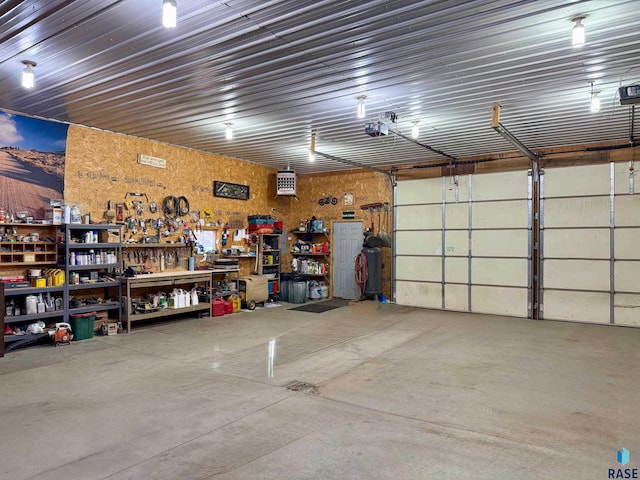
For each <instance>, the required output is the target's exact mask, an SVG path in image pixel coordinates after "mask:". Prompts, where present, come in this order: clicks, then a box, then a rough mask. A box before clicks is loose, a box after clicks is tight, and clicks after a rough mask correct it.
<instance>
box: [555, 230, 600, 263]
mask: <svg viewBox="0 0 640 480" xmlns="http://www.w3.org/2000/svg"><path fill="white" fill-rule="evenodd" d="M610 236H611V235H610V232H609V229H608V228H607V229H604V228H603V229H588V230H578V229H566V230H545V232H544V255H545V257H554V258H602V259H608V258H609V256H610V253H611V248H610V246H609V243H610Z"/></svg>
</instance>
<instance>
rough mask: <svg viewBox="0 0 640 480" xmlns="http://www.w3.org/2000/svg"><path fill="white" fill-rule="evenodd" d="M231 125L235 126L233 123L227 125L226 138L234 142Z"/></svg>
mask: <svg viewBox="0 0 640 480" xmlns="http://www.w3.org/2000/svg"><path fill="white" fill-rule="evenodd" d="M231 125H233V123H225V129H224V137H225V138H226V139H227V140H233V130H232V128H231Z"/></svg>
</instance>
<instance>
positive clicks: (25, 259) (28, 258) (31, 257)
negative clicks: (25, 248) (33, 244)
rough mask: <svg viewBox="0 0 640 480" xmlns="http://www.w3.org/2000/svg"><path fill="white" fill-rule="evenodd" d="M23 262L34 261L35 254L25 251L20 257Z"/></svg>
mask: <svg viewBox="0 0 640 480" xmlns="http://www.w3.org/2000/svg"><path fill="white" fill-rule="evenodd" d="M22 261H23V262H25V263H28V262H35V261H36V254H35V253H25V254H24V256H23V259H22Z"/></svg>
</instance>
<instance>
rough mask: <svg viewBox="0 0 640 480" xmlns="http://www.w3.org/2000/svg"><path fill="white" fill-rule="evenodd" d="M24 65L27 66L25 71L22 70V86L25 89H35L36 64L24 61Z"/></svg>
mask: <svg viewBox="0 0 640 480" xmlns="http://www.w3.org/2000/svg"><path fill="white" fill-rule="evenodd" d="M22 63H24V64H25V67H24V70H22V86H23V87H24V88H33V86H34V85H35V77H34V73H33V70H32V67H35V66H36V62H32V61H31V60H23V61H22Z"/></svg>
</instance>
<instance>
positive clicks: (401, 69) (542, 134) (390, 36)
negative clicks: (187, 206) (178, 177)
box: [0, 0, 640, 173]
mask: <svg viewBox="0 0 640 480" xmlns="http://www.w3.org/2000/svg"><path fill="white" fill-rule="evenodd" d="M161 6H162V1H161V0H101V1H97V0H83V1H79V0H78V1H72V0H25V1H19V0H8V1H4V2H2V3H1V4H0V23H1V25H2V28H1V32H2V33H0V108H5V109H8V110H12V111H16V112H23V113H27V114H31V115H37V116H41V117H45V118H52V119H58V120H62V121H68V122H72V123H77V124H82V125H88V126H93V127H98V128H102V129H106V130H111V131H115V132H122V133H126V134H130V135H137V136H141V137H146V138H151V139H155V140H160V141H164V142H169V143H172V144H176V145H181V146H186V147H191V148H195V149H200V150H205V151H209V152H214V153H219V154H223V155H227V156H231V157H235V158H239V159H243V160H248V161H252V162H256V163H261V164H265V165H268V166H271V167H274V168H283V167H285V166H287V164H289V165H291V166H292V167H293V168H295V169H296V171H297V172H298V173H313V172H323V171H331V170H344V169H348V168H351V167H350V166H348V165H345V164H342V163H337V162H335V161H332V160H327V159H324V158H322V157H319V156H317V158H316V161H315V162H313V163H311V162H309V161H308V159H307V157H308V155H307V150H308V148H309V142H310V135H311V132H312V131H315V132H316V136H317V139H316V149H317V150H318V151H321V152H324V153H327V154H330V155H333V156H337V157H341V158H345V159H347V160H351V161H356V162H360V163H363V164H366V165H370V166H377V167H381V166H388V165H397V164H407V163H416V162H424V161H428V160H436V159H440V158H441V157H439V156H438V155H436V154H434V153H431V152H429V151H427V150H425V149H423V148H421V147H418V146H416V145H414V144H413V143H411V142H409V141H407V140H404V139H402V138H399V137H398V136H396V135H389V136H386V137H379V138H372V137H369V136H367V135H366V134H365V133H364V126H365V123H366V120H367V119H368V118H370V117H371V116H373V117H377V116H378V115H381V114H383V113H384V112H385V111H393V112H395V113H397V115H398V117H399V120H398V124H397V128H398V130H400V131H402V132H404V133H409V131H410V129H411V126H412V124H413V122H414V121H419V122H420V123H419V125H420V127H421V135H420V139H419V140H420V141H421V142H423V143H426V144H428V145H431V146H433V147H435V148H437V149H440V150H442V151H444V152H446V153H448V154H450V155H453V156H457V157H465V156H471V155H487V154H497V153H501V152H505V151H512V150H513V147H512V146H511V145H509V144H508V143H507V142H506V141H505V140H504V139H503V138H502V137H500V136H499V135H498V134H497V133H496V132H494V131H493V130H492V129H491V105H492V104H493V103H496V102H498V103H500V104H501V105H502V122H503V123H504V124H505V125H506V126H507V127H508V128H509V130H510V131H511V132H512V133H513V134H515V135H516V136H517V137H518V138H519V139H520V140H521V141H522V142H523V143H524V144H525V145H527V146H528V147H529V148H531V149H536V148H542V147H550V146H561V145H573V144H581V143H590V142H600V141H610V140H616V141H617V140H620V141H625V140H626V139H628V136H629V108H628V107H622V106H620V105H619V102H618V99H617V97H616V94H617V87H618V86H619V85H620V84H629V83H634V82H636V81H638V80H639V79H640V64H639V62H638V60H640V35H639V34H638V32H639V31H640V9H638V8H637V7H638V3H637V2H635V1H617V0H602V1H598V0H595V1H546V0H537V1H515V2H507V1H462V0H448V1H447V0H443V1H372V0H366V1H364V0H363V1H360V0H352V1H326V0H325V1H322V0H316V1H306V0H296V1H249V0H227V1H224V2H222V1H220V2H218V1H212V0H178V26H177V27H176V28H175V29H165V28H164V27H163V26H162V24H161ZM577 15H586V19H585V20H584V24H585V26H586V32H587V43H586V45H585V46H584V47H582V48H580V49H573V48H572V47H571V28H572V26H573V24H572V22H571V21H570V19H571V18H573V17H575V16H577ZM25 59H28V60H33V61H35V62H37V64H38V65H37V67H36V68H35V72H36V87H35V88H34V89H33V90H25V89H23V88H21V87H20V86H19V82H20V74H21V71H22V68H23V65H22V64H21V61H22V60H25ZM592 81H593V82H595V85H596V86H595V88H596V90H599V91H601V94H600V96H601V98H602V105H603V108H602V111H601V113H599V114H591V113H590V112H589V103H590V93H589V90H590V82H592ZM361 95H366V97H367V98H366V104H367V119H365V120H361V119H358V118H356V103H357V100H356V97H358V96H361ZM226 123H232V124H233V130H234V139H233V140H230V141H228V140H226V139H225V135H224V129H225V124H226ZM0 143H1V142H0ZM97 161H99V159H97Z"/></svg>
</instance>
